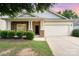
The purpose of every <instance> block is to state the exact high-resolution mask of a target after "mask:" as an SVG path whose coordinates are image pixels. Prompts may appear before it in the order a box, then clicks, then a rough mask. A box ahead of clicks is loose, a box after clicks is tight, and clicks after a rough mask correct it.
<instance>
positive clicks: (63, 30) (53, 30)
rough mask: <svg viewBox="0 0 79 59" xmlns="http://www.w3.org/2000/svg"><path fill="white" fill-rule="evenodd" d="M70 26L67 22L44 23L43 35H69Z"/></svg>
mask: <svg viewBox="0 0 79 59" xmlns="http://www.w3.org/2000/svg"><path fill="white" fill-rule="evenodd" d="M70 30H71V27H70V26H69V25H68V24H67V25H66V24H62V25H61V24H52V25H45V37H51V36H62V35H69V33H70Z"/></svg>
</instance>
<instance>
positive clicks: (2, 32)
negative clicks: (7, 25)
mask: <svg viewBox="0 0 79 59" xmlns="http://www.w3.org/2000/svg"><path fill="white" fill-rule="evenodd" d="M7 32H8V31H1V33H0V34H1V38H7Z"/></svg>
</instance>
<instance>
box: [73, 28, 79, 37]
mask: <svg viewBox="0 0 79 59" xmlns="http://www.w3.org/2000/svg"><path fill="white" fill-rule="evenodd" d="M72 36H75V37H79V29H75V30H73V31H72Z"/></svg>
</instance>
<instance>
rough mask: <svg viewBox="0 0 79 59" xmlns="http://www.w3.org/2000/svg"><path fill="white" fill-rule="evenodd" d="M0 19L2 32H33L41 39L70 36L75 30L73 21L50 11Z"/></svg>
mask: <svg viewBox="0 0 79 59" xmlns="http://www.w3.org/2000/svg"><path fill="white" fill-rule="evenodd" d="M0 19H1V20H0V30H15V31H33V32H34V33H35V34H36V35H39V36H40V37H51V36H61V35H70V34H71V32H72V30H73V22H72V21H71V20H69V19H67V18H66V17H64V16H61V15H59V14H57V13H54V12H50V11H45V12H43V13H41V12H35V13H32V14H27V13H25V12H23V13H20V14H19V15H18V16H16V17H15V18H14V19H12V18H9V17H8V16H1V17H0Z"/></svg>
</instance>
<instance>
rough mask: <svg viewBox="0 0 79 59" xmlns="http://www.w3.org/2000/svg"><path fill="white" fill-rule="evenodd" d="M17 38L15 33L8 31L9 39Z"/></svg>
mask: <svg viewBox="0 0 79 59" xmlns="http://www.w3.org/2000/svg"><path fill="white" fill-rule="evenodd" d="M14 36H15V31H8V32H7V37H8V38H13V37H14Z"/></svg>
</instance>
